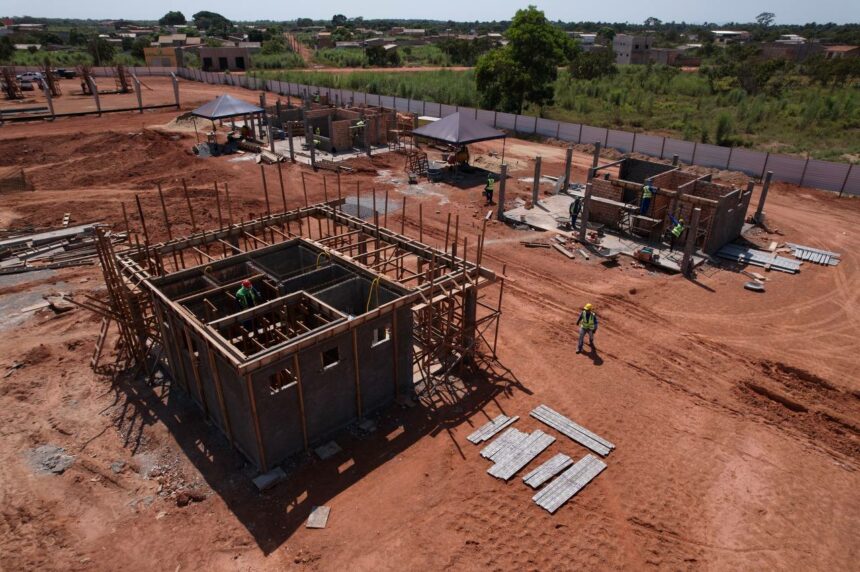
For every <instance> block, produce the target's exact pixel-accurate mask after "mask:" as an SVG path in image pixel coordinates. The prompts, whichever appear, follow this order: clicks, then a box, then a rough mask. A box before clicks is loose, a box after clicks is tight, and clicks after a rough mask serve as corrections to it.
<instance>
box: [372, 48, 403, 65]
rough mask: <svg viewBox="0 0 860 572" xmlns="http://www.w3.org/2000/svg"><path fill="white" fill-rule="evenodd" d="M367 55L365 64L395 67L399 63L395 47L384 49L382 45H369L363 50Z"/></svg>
mask: <svg viewBox="0 0 860 572" xmlns="http://www.w3.org/2000/svg"><path fill="white" fill-rule="evenodd" d="M364 54H365V56H366V57H367V65H369V66H373V67H386V66H392V67H397V66H398V65H400V54H398V53H397V49H396V48H395V49H393V50H386V49H385V48H383V47H382V46H370V47H369V48H366V49H365V50H364Z"/></svg>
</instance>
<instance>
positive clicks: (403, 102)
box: [394, 97, 409, 111]
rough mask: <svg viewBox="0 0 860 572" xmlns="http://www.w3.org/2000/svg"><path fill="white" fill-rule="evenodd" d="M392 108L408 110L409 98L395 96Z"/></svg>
mask: <svg viewBox="0 0 860 572" xmlns="http://www.w3.org/2000/svg"><path fill="white" fill-rule="evenodd" d="M394 109H396V110H397V111H409V100H408V99H406V98H404V97H395V98H394Z"/></svg>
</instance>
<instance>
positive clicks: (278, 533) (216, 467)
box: [112, 363, 530, 554]
mask: <svg viewBox="0 0 860 572" xmlns="http://www.w3.org/2000/svg"><path fill="white" fill-rule="evenodd" d="M156 377H160V376H156ZM160 379H161V382H160V383H158V382H157V383H155V384H150V383H149V382H148V381H147V379H146V378H145V376H143V375H136V376H135V375H131V374H127V375H124V376H118V377H116V378H115V381H114V383H113V386H112V390H113V391H114V392H115V394H116V400H117V403H119V402H120V401H124V402H123V403H122V405H121V418H120V420H118V423H122V424H123V425H124V426H125V427H131V428H134V429H133V430H128V431H127V438H126V443H125V445H126V447H127V448H129V449H131V450H132V454H134V453H135V452H137V449H138V448H139V444H140V442H141V439H142V435H143V431H144V429H145V427H146V426H148V425H153V424H155V423H156V422H161V423H164V424H165V426H166V427H167V429H168V430H169V431H170V433H171V435H172V436H173V438H174V439H175V440H176V442H177V444H178V445H179V446H180V447H181V449H182V450H183V452H184V453H185V455H186V456H187V457H188V459H189V460H190V461H191V463H192V464H193V465H194V466H195V467H196V468H197V469H198V470H199V471H200V473H201V474H202V476H203V478H204V479H205V480H206V482H207V483H208V485H209V486H210V487H211V488H212V490H213V491H214V492H215V493H216V494H218V495H219V496H220V497H221V498H222V499H223V500H224V502H225V503H226V504H227V506H228V507H229V508H230V510H231V511H232V512H233V514H234V515H235V516H236V518H237V519H238V520H239V521H240V522H241V523H242V525H243V526H244V527H245V528H246V529H247V530H248V532H249V533H250V534H251V535H252V536H253V537H254V540H255V541H256V543H257V545H258V546H259V547H260V549H261V550H263V552H264V553H266V554H269V553H271V552H273V551H275V550H277V549H278V548H279V547H280V546H281V545H282V544H283V543H284V542H285V541H286V540H287V539H288V538H289V537H290V536H291V535H292V534H293V532H295V530H296V529H297V528H299V527H301V526H304V523H305V521H306V520H307V517H308V515H309V513H310V511H311V508H312V507H314V506H318V505H324V504H326V503H327V502H328V501H329V500H330V499H332V498H333V497H335V496H336V495H338V494H339V493H341V492H342V491H344V490H346V489H347V488H349V487H350V486H352V485H353V484H354V483H356V482H358V481H359V480H361V479H362V478H364V476H365V475H367V474H369V473H371V472H372V471H374V470H375V469H377V468H378V467H380V466H381V465H383V464H385V463H387V462H388V461H389V460H391V459H394V458H396V457H397V456H398V455H399V454H400V453H401V452H403V451H405V450H406V449H408V448H409V447H410V446H412V445H413V444H414V443H415V442H417V441H418V440H419V439H421V438H423V437H425V436H428V435H430V436H435V435H438V434H439V433H441V432H446V433H448V434H449V436H450V438H451V439H452V441H453V442H454V444H455V446H456V447H457V449H458V451H459V452H460V454H461V456H463V457H464V458H465V455H464V454H463V452H462V450H461V446H462V444H463V443H466V442H467V441H466V440H465V435H466V434H467V432H464V433H463V434H462V436H461V437H460V441H458V439H456V438H455V437H454V435H453V432H452V429H453V428H454V427H457V426H459V425H460V424H462V423H463V422H465V421H466V420H468V419H470V418H471V417H473V416H475V419H474V420H473V421H472V422H471V424H472V425H473V426H474V427H478V426H480V425H482V424H483V423H485V422H486V421H488V420H490V419H491V418H493V417H495V415H496V414H497V413H496V411H501V412H505V410H504V407H503V404H502V403H500V402H499V400H498V397H500V396H502V395H511V394H512V393H513V392H514V391H517V390H518V391H523V392H526V393H530V392H529V390H528V389H527V388H525V387H524V386H522V385H521V384H520V382H519V380H517V379H516V377H515V376H514V374H513V373H512V372H511V371H510V370H507V369H506V368H504V367H503V366H501V365H500V364H498V363H483V364H482V365H481V366H480V367H476V368H473V371H471V372H468V373H467V374H465V375H464V376H463V377H462V378H456V379H454V378H452V379H451V380H450V381H448V382H446V383H441V384H439V385H438V386H437V387H436V390H435V391H432V392H426V394H425V395H424V396H422V397H420V398H418V399H416V400H415V404H414V406H412V407H402V406H400V405H391V406H389V407H387V408H384V409H382V410H380V411H377V412H375V413H374V414H372V415H369V416H368V417H369V418H371V419H373V420H374V421H375V422H376V425H377V429H376V430H375V431H374V432H373V433H370V434H365V433H363V432H362V431H360V430H358V428H357V427H356V426H355V425H353V426H351V427H348V428H346V429H344V430H341V431H339V432H338V433H335V434H334V435H332V436H331V439H333V440H335V441H336V442H337V443H338V445H340V447H341V448H342V451H341V452H339V453H338V454H336V455H335V456H333V457H331V458H328V459H326V460H320V459H319V458H317V457H316V455H313V453H311V454H305V453H301V454H299V455H297V456H295V457H294V458H292V459H291V460H290V461H288V462H286V463H283V464H281V467H282V468H283V469H284V470H285V471H286V473H287V475H288V478H287V479H286V480H285V481H284V482H282V483H280V484H279V485H277V486H276V487H274V488H273V489H270V490H269V491H265V492H262V493H261V492H258V491H257V489H256V488H255V487H254V485H253V484H252V482H251V478H252V477H253V476H254V475H255V473H254V472H253V471H252V470H251V469H250V465H249V464H248V463H247V462H246V461H245V459H244V458H243V457H242V456H241V454H240V453H238V452H236V451H235V450H234V449H232V448H231V447H230V444H229V442H228V441H227V439H226V437H224V436H223V435H222V434H221V433H220V431H218V430H217V429H216V428H215V427H214V426H213V425H210V424H208V423H206V421H205V419H204V417H203V414H202V412H201V411H200V410H199V409H198V408H197V406H196V404H194V402H193V401H192V400H191V399H190V398H189V397H187V396H186V395H185V394H183V393H182V392H181V391H176V390H175V389H174V388H172V387H171V385H170V383H169V381H167V380H165V379H164V378H163V377H162V378H160ZM123 397H124V398H125V399H124V400H123ZM489 404H493V408H492V410H491V412H486V411H485V409H486V407H487V405H489ZM317 445H319V443H317ZM312 446H313V445H312Z"/></svg>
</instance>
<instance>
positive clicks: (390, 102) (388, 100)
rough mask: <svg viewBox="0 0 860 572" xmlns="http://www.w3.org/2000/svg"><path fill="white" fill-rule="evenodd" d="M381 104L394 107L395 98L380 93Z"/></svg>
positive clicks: (387, 107)
mask: <svg viewBox="0 0 860 572" xmlns="http://www.w3.org/2000/svg"><path fill="white" fill-rule="evenodd" d="M379 105H380V106H381V107H384V108H385V109H394V98H393V97H392V96H390V95H380V96H379Z"/></svg>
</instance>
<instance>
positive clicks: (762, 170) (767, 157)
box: [758, 151, 770, 180]
mask: <svg viewBox="0 0 860 572" xmlns="http://www.w3.org/2000/svg"><path fill="white" fill-rule="evenodd" d="M768 161H770V151H768V152H767V155H765V157H764V165H763V166H762V168H761V175H759V177H758V178H759V180H761V179H764V174H765V172H766V171H767V163H768Z"/></svg>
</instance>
